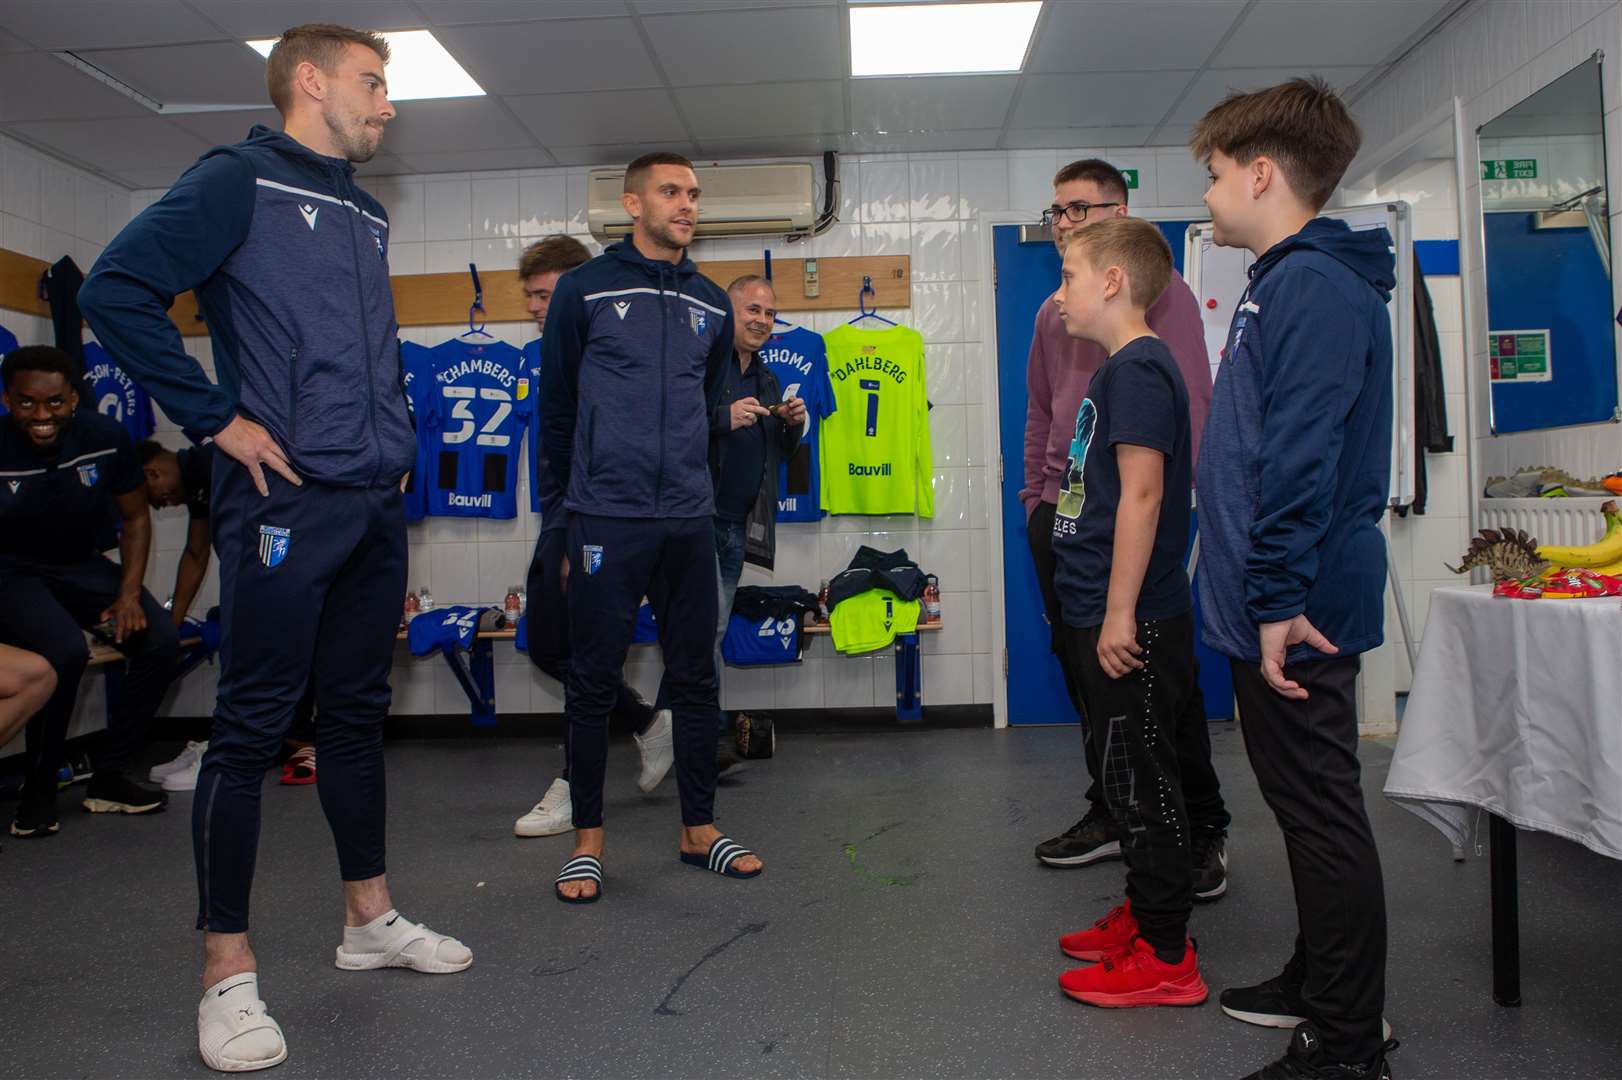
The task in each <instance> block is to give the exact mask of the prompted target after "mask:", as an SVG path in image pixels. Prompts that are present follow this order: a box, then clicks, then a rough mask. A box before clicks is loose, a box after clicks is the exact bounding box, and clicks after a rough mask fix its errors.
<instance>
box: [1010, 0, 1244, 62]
mask: <svg viewBox="0 0 1622 1080" xmlns="http://www.w3.org/2000/svg"><path fill="white" fill-rule="evenodd" d="M1244 8H1245V4H1244V0H1182V2H1181V3H1160V2H1157V0H1143V2H1135V3H1125V4H1123V3H1104V4H1098V3H1093V4H1049V5H1048V12H1047V18H1046V20H1044V21H1043V23H1042V24H1041V27H1040V30H1041V33H1040V35H1039V36H1038V37H1037V39H1036V44H1035V45H1034V46H1033V47H1032V48H1031V57H1030V60H1029V62H1028V63H1027V64H1026V67H1025V70H1026V71H1027V72H1031V73H1041V72H1055V71H1142V70H1144V69H1146V68H1156V69H1163V70H1180V69H1184V68H1199V67H1203V66H1205V61H1206V59H1207V58H1208V57H1209V56H1210V55H1211V50H1212V49H1213V48H1215V47H1216V43H1217V42H1219V41H1221V40H1222V35H1224V34H1226V33H1227V32H1228V28H1229V27H1230V26H1231V25H1233V20H1234V19H1236V18H1237V17H1238V16H1239V13H1240V12H1241V11H1243V10H1244ZM1168 28H1175V30H1174V31H1172V32H1168Z"/></svg>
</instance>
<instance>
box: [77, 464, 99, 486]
mask: <svg viewBox="0 0 1622 1080" xmlns="http://www.w3.org/2000/svg"><path fill="white" fill-rule="evenodd" d="M100 475H101V473H100V472H98V471H97V469H96V463H95V462H93V461H92V462H91V463H90V464H88V465H80V466H79V483H81V484H83V485H84V486H85V487H87V488H93V487H95V486H96V478H97V477H98V476H100Z"/></svg>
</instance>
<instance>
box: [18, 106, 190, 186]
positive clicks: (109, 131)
mask: <svg viewBox="0 0 1622 1080" xmlns="http://www.w3.org/2000/svg"><path fill="white" fill-rule="evenodd" d="M11 130H12V131H15V132H16V133H17V134H18V135H19V136H21V137H22V138H23V139H26V140H27V141H29V142H32V143H34V144H35V145H38V146H44V147H47V148H49V149H51V150H55V151H56V152H57V153H59V154H63V155H65V156H67V157H70V158H77V159H78V160H80V161H82V162H85V163H87V164H93V165H96V166H98V167H100V168H102V169H104V170H106V171H108V172H115V173H116V172H119V171H120V170H123V169H147V168H157V167H159V166H184V165H189V164H191V163H192V162H193V161H195V160H196V159H197V158H199V157H201V156H202V154H203V151H205V150H207V149H208V145H207V144H206V143H204V142H203V140H201V139H199V138H198V137H197V136H195V135H193V134H191V133H190V132H189V131H183V130H181V129H180V128H178V127H176V126H175V125H173V124H171V123H170V122H169V121H167V120H164V119H162V118H160V117H157V116H135V117H128V118H124V119H119V120H43V121H37V122H33V123H27V124H13V125H11Z"/></svg>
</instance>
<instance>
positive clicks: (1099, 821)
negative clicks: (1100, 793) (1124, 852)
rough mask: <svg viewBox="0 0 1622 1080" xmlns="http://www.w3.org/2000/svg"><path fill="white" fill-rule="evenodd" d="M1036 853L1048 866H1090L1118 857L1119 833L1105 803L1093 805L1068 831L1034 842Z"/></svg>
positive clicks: (1119, 852)
mask: <svg viewBox="0 0 1622 1080" xmlns="http://www.w3.org/2000/svg"><path fill="white" fill-rule="evenodd" d="M1036 857H1037V858H1038V859H1039V860H1041V861H1042V862H1043V863H1045V864H1047V865H1048V866H1089V865H1091V864H1093V863H1095V862H1103V861H1104V860H1106V859H1119V858H1120V857H1121V837H1120V834H1119V833H1118V832H1117V831H1116V829H1115V819H1114V818H1112V817H1110V814H1109V811H1108V810H1107V809H1105V808H1104V807H1102V806H1094V807H1092V808H1091V809H1089V810H1088V811H1087V816H1086V817H1084V818H1082V819H1081V820H1080V821H1078V822H1076V823H1075V824H1074V825H1072V826H1070V828H1069V829H1068V830H1067V831H1065V832H1063V833H1060V834H1059V835H1058V836H1055V837H1053V838H1052V839H1051V840H1044V841H1042V842H1041V843H1040V844H1037V845H1036Z"/></svg>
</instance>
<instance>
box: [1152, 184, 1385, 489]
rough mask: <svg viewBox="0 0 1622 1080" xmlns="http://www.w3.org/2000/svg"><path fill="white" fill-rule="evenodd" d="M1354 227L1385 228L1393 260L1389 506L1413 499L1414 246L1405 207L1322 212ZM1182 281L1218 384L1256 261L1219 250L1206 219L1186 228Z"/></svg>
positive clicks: (1239, 253)
mask: <svg viewBox="0 0 1622 1080" xmlns="http://www.w3.org/2000/svg"><path fill="white" fill-rule="evenodd" d="M1323 215H1324V216H1325V217H1333V218H1339V219H1340V220H1342V221H1344V222H1346V224H1348V225H1350V226H1351V227H1352V228H1353V229H1376V228H1384V229H1385V230H1386V231H1388V232H1389V233H1390V234H1391V239H1392V241H1393V243H1394V245H1395V249H1394V254H1395V255H1396V260H1397V287H1396V289H1395V290H1394V291H1393V292H1392V294H1391V300H1390V302H1389V303H1387V304H1386V309H1387V310H1388V311H1389V312H1390V314H1391V344H1392V357H1391V359H1392V365H1391V392H1392V398H1391V420H1392V423H1391V491H1390V502H1391V505H1393V506H1403V505H1406V504H1408V503H1411V502H1413V501H1414V287H1413V273H1414V242H1413V236H1412V232H1411V226H1410V218H1409V213H1408V204H1407V203H1405V202H1390V203H1375V204H1373V205H1371V206H1350V207H1345V208H1343V209H1339V210H1325V211H1323ZM1184 244H1185V247H1184V253H1183V278H1184V280H1185V281H1187V282H1188V287H1189V288H1190V289H1193V290H1194V295H1195V297H1196V298H1198V300H1199V302H1200V316H1201V318H1203V319H1204V321H1205V347H1206V352H1207V355H1208V356H1209V358H1210V362H1211V379H1212V381H1213V382H1215V381H1216V374H1217V369H1218V368H1219V367H1220V366H1221V362H1222V350H1223V349H1224V348H1225V347H1226V345H1227V341H1228V328H1229V326H1230V325H1231V324H1232V322H1233V310H1234V308H1235V307H1237V306H1238V304H1239V298H1240V297H1241V296H1242V295H1244V291H1245V286H1246V285H1247V284H1249V281H1250V264H1251V263H1253V262H1255V261H1256V260H1255V258H1254V257H1253V256H1252V255H1251V254H1250V252H1248V251H1246V250H1245V249H1244V248H1225V247H1218V246H1217V245H1216V243H1215V241H1214V240H1213V239H1212V228H1211V223H1210V222H1209V221H1203V222H1200V223H1198V224H1195V225H1190V226H1189V227H1188V236H1187V239H1186V240H1185V241H1184Z"/></svg>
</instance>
